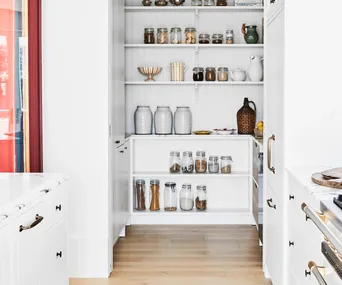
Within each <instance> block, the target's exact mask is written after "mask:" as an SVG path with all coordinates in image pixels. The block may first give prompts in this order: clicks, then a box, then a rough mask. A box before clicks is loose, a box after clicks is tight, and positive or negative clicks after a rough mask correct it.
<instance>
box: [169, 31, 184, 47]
mask: <svg viewBox="0 0 342 285" xmlns="http://www.w3.org/2000/svg"><path fill="white" fill-rule="evenodd" d="M170 40H171V44H181V43H182V29H181V28H171V33H170Z"/></svg>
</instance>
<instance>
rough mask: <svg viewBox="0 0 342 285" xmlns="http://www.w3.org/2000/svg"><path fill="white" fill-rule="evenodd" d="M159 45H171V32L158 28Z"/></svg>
mask: <svg viewBox="0 0 342 285" xmlns="http://www.w3.org/2000/svg"><path fill="white" fill-rule="evenodd" d="M157 43H158V44H168V43H169V32H168V30H167V29H166V28H158V30H157Z"/></svg>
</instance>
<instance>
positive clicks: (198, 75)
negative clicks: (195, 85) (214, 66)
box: [193, 67, 204, 81]
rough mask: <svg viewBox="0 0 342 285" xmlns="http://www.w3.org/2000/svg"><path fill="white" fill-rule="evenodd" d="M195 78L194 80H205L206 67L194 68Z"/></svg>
mask: <svg viewBox="0 0 342 285" xmlns="http://www.w3.org/2000/svg"><path fill="white" fill-rule="evenodd" d="M193 80H194V81H203V80H204V68H203V67H195V68H194V69H193Z"/></svg>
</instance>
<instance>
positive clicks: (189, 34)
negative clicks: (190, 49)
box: [185, 28, 196, 44]
mask: <svg viewBox="0 0 342 285" xmlns="http://www.w3.org/2000/svg"><path fill="white" fill-rule="evenodd" d="M185 43H186V44H195V43H196V29H195V28H186V29H185Z"/></svg>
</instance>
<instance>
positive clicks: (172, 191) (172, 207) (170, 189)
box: [164, 182, 177, 211]
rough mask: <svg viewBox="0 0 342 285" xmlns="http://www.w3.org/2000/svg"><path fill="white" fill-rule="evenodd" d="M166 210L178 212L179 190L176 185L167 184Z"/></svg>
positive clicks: (165, 192) (172, 183)
mask: <svg viewBox="0 0 342 285" xmlns="http://www.w3.org/2000/svg"><path fill="white" fill-rule="evenodd" d="M164 210H165V211H177V189H176V183H174V182H167V183H165V189H164Z"/></svg>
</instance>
